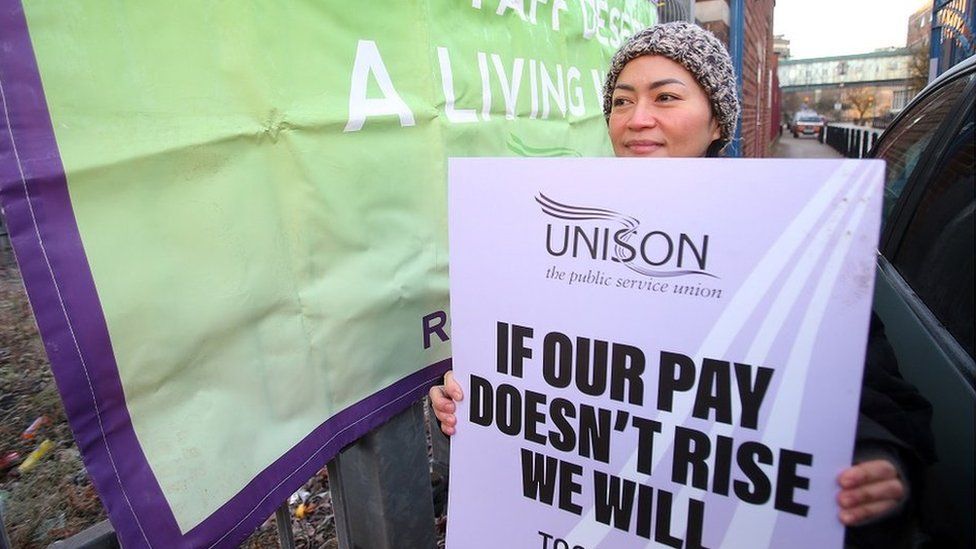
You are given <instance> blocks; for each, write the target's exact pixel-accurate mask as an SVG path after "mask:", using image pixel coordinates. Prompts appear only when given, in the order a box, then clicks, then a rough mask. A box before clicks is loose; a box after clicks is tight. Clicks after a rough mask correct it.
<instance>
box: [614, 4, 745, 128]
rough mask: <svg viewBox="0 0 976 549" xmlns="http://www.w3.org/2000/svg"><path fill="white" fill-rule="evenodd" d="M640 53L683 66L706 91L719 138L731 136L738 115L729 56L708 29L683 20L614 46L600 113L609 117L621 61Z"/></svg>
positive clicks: (641, 33)
mask: <svg viewBox="0 0 976 549" xmlns="http://www.w3.org/2000/svg"><path fill="white" fill-rule="evenodd" d="M643 55H661V56H663V57H667V58H668V59H671V60H672V61H674V62H676V63H678V64H679V65H681V66H682V67H684V68H685V69H686V70H687V71H688V72H690V73H691V75H692V76H694V77H695V80H697V81H698V84H699V85H701V87H702V89H704V90H705V93H706V94H707V95H708V98H709V101H711V104H712V110H713V111H714V114H715V118H716V120H717V121H718V125H719V128H720V131H721V137H720V140H721V141H722V143H723V145H724V144H728V143H729V141H731V140H732V138H733V137H734V136H735V124H736V122H737V121H738V119H739V99H738V97H737V96H736V82H735V71H734V70H733V69H732V58H731V57H729V52H728V51H726V49H725V46H724V45H723V44H722V42H720V41H719V39H718V38H716V37H715V35H714V34H712V33H711V32H709V31H707V30H705V29H703V28H701V27H699V26H698V25H693V24H691V23H687V22H684V21H675V22H673V23H663V24H660V25H654V26H653V27H647V28H646V29H644V30H642V31H640V32H638V33H637V34H635V35H634V36H632V37H630V39H629V40H628V41H627V42H626V43H625V44H624V45H623V46H621V47H620V49H619V50H617V53H616V54H614V56H613V59H612V60H611V61H610V72H609V73H608V74H607V80H606V82H605V83H604V85H603V116H604V117H605V118H606V119H607V122H609V121H610V107H611V105H612V98H613V89H614V87H616V85H617V77H619V76H620V71H622V70H623V68H624V65H626V64H627V63H628V62H630V61H631V60H632V59H636V58H638V57H641V56H643Z"/></svg>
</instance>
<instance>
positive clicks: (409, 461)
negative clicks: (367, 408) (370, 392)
mask: <svg viewBox="0 0 976 549" xmlns="http://www.w3.org/2000/svg"><path fill="white" fill-rule="evenodd" d="M423 407H424V401H423V400H420V401H418V402H416V403H414V405H413V406H411V407H410V408H408V409H407V410H405V411H403V412H401V413H400V414H399V415H397V416H396V417H394V418H393V419H391V420H390V421H389V422H387V423H386V424H385V425H383V426H381V427H379V428H378V429H376V430H375V431H373V432H371V433H369V434H368V435H366V436H364V437H363V438H361V439H359V440H358V441H356V442H355V443H354V444H352V445H350V446H348V447H346V448H345V449H344V450H342V451H341V452H339V455H337V456H336V457H335V459H333V460H332V461H330V462H329V465H328V468H329V485H330V488H331V491H332V506H333V509H334V511H335V517H336V533H337V535H338V537H339V546H340V547H342V548H343V549H395V548H400V547H410V548H411V549H414V548H416V549H428V548H433V547H434V544H435V540H434V504H433V501H432V497H431V488H430V465H429V461H428V459H427V436H426V432H425V429H424V408H423Z"/></svg>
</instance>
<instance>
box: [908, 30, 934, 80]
mask: <svg viewBox="0 0 976 549" xmlns="http://www.w3.org/2000/svg"><path fill="white" fill-rule="evenodd" d="M911 52H912V57H911V59H909V61H908V87H909V88H911V89H912V90H913V91H914V92H915V93H918V92H920V91H922V88H924V87H925V85H926V84H928V82H929V45H928V41H927V40H926V41H924V42H921V43H919V44H917V45H916V46H914V47H913V48H912V49H911Z"/></svg>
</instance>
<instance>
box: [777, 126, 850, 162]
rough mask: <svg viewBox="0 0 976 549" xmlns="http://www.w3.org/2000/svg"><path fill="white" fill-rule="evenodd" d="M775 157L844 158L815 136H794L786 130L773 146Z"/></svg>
mask: <svg viewBox="0 0 976 549" xmlns="http://www.w3.org/2000/svg"><path fill="white" fill-rule="evenodd" d="M773 157H774V158H843V156H841V154H840V153H839V152H837V151H835V150H834V149H833V148H831V147H830V146H828V145H824V144H822V143H820V141H818V140H817V138H815V137H799V138H795V137H793V136H792V135H791V134H790V133H789V132H784V133H783V135H781V136H780V138H779V141H777V142H776V144H775V145H774V146H773Z"/></svg>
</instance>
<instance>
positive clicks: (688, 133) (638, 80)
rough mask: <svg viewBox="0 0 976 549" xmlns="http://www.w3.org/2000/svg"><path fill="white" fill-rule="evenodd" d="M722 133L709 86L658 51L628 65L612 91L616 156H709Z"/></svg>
mask: <svg viewBox="0 0 976 549" xmlns="http://www.w3.org/2000/svg"><path fill="white" fill-rule="evenodd" d="M720 136H721V132H720V131H719V126H718V121H716V120H715V117H714V116H712V107H711V104H710V103H709V101H708V96H707V95H706V94H705V90H703V89H702V87H701V86H700V85H699V84H698V82H697V81H696V80H695V77H693V76H692V75H691V73H689V72H688V71H687V70H685V68H684V67H682V66H681V65H679V64H678V63H675V62H674V61H672V60H670V59H668V58H667V57H661V56H659V55H644V56H642V57H637V58H635V59H632V60H631V61H630V62H629V63H627V64H626V65H624V68H623V70H622V71H620V76H619V77H618V78H617V86H616V88H614V90H613V99H612V103H611V108H610V142H611V143H613V152H614V154H616V155H617V156H656V157H698V156H705V153H706V152H707V151H708V146H709V145H710V144H711V143H712V141H714V140H716V139H718V138H719V137H720Z"/></svg>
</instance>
